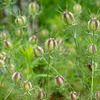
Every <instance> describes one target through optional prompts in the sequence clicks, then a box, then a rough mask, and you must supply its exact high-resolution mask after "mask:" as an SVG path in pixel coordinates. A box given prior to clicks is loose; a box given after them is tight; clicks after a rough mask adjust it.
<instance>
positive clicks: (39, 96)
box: [36, 89, 45, 100]
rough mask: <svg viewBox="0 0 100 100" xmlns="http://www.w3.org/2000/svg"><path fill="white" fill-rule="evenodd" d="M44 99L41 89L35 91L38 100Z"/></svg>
mask: <svg viewBox="0 0 100 100" xmlns="http://www.w3.org/2000/svg"><path fill="white" fill-rule="evenodd" d="M44 97H45V92H44V91H43V90H42V89H40V90H37V91H36V98H37V99H38V100H42V99H44Z"/></svg>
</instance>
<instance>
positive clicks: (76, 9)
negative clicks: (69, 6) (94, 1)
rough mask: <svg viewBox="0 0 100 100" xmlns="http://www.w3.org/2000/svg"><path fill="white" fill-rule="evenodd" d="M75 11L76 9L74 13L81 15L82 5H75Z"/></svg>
mask: <svg viewBox="0 0 100 100" xmlns="http://www.w3.org/2000/svg"><path fill="white" fill-rule="evenodd" d="M73 9H74V12H75V13H77V14H78V13H81V11H82V7H81V5H80V4H75V5H74V7H73Z"/></svg>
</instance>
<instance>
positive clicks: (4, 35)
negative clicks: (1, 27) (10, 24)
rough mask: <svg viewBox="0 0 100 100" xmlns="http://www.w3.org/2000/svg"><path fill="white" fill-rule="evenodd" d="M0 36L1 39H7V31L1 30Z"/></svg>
mask: <svg viewBox="0 0 100 100" xmlns="http://www.w3.org/2000/svg"><path fill="white" fill-rule="evenodd" d="M0 37H1V39H2V40H5V39H7V38H8V33H7V32H5V31H3V32H1V35H0Z"/></svg>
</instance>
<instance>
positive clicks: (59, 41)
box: [56, 38, 64, 46]
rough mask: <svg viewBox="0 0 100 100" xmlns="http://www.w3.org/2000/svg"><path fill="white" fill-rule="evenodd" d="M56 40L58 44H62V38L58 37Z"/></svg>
mask: <svg viewBox="0 0 100 100" xmlns="http://www.w3.org/2000/svg"><path fill="white" fill-rule="evenodd" d="M56 41H57V45H58V46H62V45H63V44H64V40H63V39H62V38H58V39H57V40H56Z"/></svg>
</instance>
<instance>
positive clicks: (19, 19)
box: [15, 16, 24, 27]
mask: <svg viewBox="0 0 100 100" xmlns="http://www.w3.org/2000/svg"><path fill="white" fill-rule="evenodd" d="M15 23H16V25H17V26H19V27H22V26H24V19H23V17H21V16H18V17H17V18H16V19H15Z"/></svg>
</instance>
